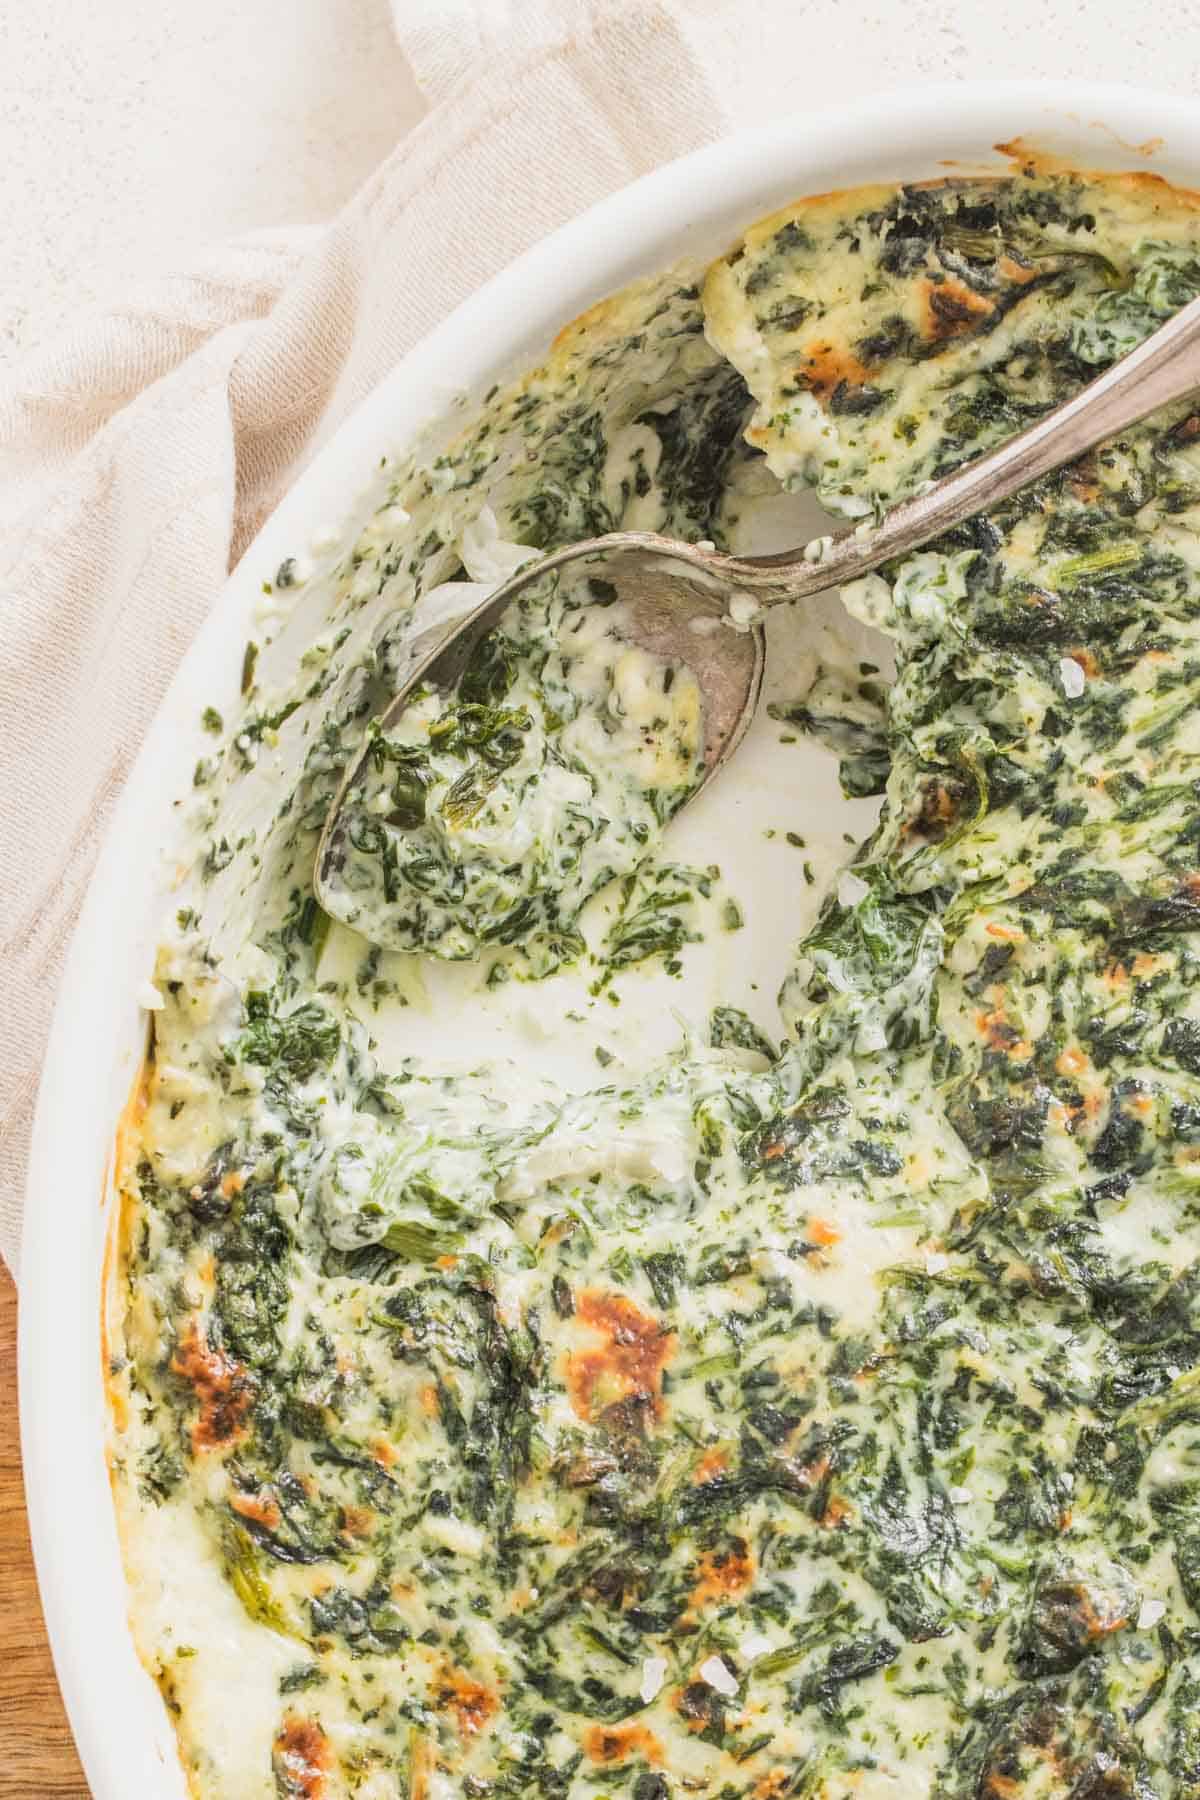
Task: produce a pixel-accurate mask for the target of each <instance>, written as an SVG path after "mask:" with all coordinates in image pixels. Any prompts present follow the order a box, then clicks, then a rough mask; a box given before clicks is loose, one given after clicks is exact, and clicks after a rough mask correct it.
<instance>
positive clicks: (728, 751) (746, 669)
mask: <svg viewBox="0 0 1200 1800" xmlns="http://www.w3.org/2000/svg"><path fill="white" fill-rule="evenodd" d="M1196 388H1200V300H1193V301H1191V302H1189V304H1188V305H1187V306H1185V307H1184V308H1183V309H1182V310H1181V311H1180V312H1178V313H1176V315H1175V317H1174V318H1172V319H1170V320H1169V321H1168V322H1167V323H1166V324H1165V325H1162V326H1160V328H1159V329H1158V330H1157V331H1156V332H1154V334H1153V335H1152V336H1151V337H1149V338H1147V339H1146V341H1145V342H1144V343H1143V344H1140V345H1139V346H1138V348H1137V349H1136V350H1131V351H1130V352H1129V354H1128V355H1127V356H1125V357H1123V358H1122V359H1121V360H1120V362H1117V363H1114V364H1113V366H1112V367H1111V368H1110V369H1107V370H1106V371H1105V372H1104V374H1103V375H1100V376H1097V378H1096V380H1095V381H1092V382H1089V383H1088V385H1087V386H1086V387H1085V388H1083V389H1081V391H1080V392H1079V393H1078V394H1076V395H1075V397H1074V398H1073V399H1071V400H1068V401H1066V402H1065V404H1064V405H1062V406H1058V407H1055V408H1054V410H1053V411H1052V412H1049V413H1047V414H1046V415H1045V417H1044V418H1041V419H1039V420H1038V421H1037V423H1036V424H1034V425H1031V426H1029V427H1028V429H1027V430H1025V431H1022V432H1019V433H1018V434H1017V436H1016V437H1013V438H1009V439H1008V441H1007V442H1006V443H1004V444H1001V445H1000V447H999V448H998V449H996V450H992V451H990V452H989V453H988V454H987V455H986V456H981V457H979V458H978V459H977V460H976V461H975V462H971V463H967V464H966V465H965V467H963V468H961V469H957V470H956V471H955V473H954V474H953V475H948V476H947V477H946V479H945V480H944V481H939V482H938V483H937V484H936V485H935V486H933V487H931V488H929V489H927V490H926V492H924V493H922V494H918V495H916V496H915V497H914V498H913V499H911V500H902V501H901V502H900V503H899V505H897V506H895V507H893V508H892V510H891V511H890V512H889V513H887V514H886V515H885V516H884V517H883V518H882V519H880V520H879V521H878V523H875V524H861V525H855V526H850V527H848V528H847V529H846V530H844V531H839V532H836V533H834V534H833V535H831V536H829V537H822V538H817V539H815V540H813V542H811V543H809V544H806V545H804V546H803V547H802V548H800V549H799V550H785V551H781V552H779V553H778V554H776V555H773V556H746V557H741V556H726V555H724V554H723V553H722V552H721V551H719V550H714V549H711V548H704V547H703V546H701V545H699V544H687V543H684V542H683V541H682V540H680V539H676V538H668V537H661V536H660V535H659V534H658V533H657V532H653V531H614V532H610V533H609V534H608V535H607V536H606V537H599V538H587V539H584V540H583V541H582V542H580V543H578V544H568V545H567V546H566V547H565V548H564V549H561V550H555V551H552V552H551V553H550V554H549V555H548V556H542V557H538V558H536V559H535V560H534V561H532V562H529V563H527V564H526V565H525V566H524V567H523V568H521V569H519V570H518V571H517V573H516V574H515V575H512V576H510V577H509V579H508V580H507V581H506V582H504V583H503V585H502V586H501V587H498V588H497V589H496V591H495V593H494V594H492V595H491V597H490V598H489V599H487V600H485V601H484V602H483V603H482V604H481V605H479V606H477V607H476V608H475V610H474V611H473V612H470V613H468V614H467V615H466V617H465V618H463V619H461V620H459V621H458V623H457V624H455V625H454V626H453V627H452V628H451V629H450V631H449V632H448V633H439V635H438V636H437V638H436V640H435V642H434V643H433V644H432V646H431V647H429V648H427V649H425V650H422V648H421V645H420V644H417V645H414V650H415V651H416V653H417V654H416V658H415V660H414V662H413V663H412V666H411V667H410V669H409V672H408V675H407V677H406V679H405V681H404V683H403V685H402V686H401V687H400V689H399V690H398V691H397V693H396V695H395V697H394V698H393V700H392V701H391V703H390V705H389V706H388V708H387V710H386V711H385V712H384V713H383V714H382V715H381V716H380V718H379V721H378V724H379V727H380V729H382V730H384V731H386V730H387V729H388V728H389V727H390V726H392V725H394V724H395V723H396V721H397V720H398V719H399V718H400V716H401V714H402V713H403V712H404V711H405V708H406V707H407V705H408V703H409V697H410V695H411V694H412V691H413V689H414V688H415V687H417V686H418V684H419V683H422V682H430V683H432V684H433V685H435V686H437V687H441V688H450V687H453V685H454V684H455V682H457V681H458V679H459V677H460V676H461V675H462V673H463V671H464V670H465V669H466V666H467V664H468V663H469V661H470V659H471V655H472V652H473V651H474V649H475V646H476V644H477V643H478V641H479V639H480V638H481V637H482V636H483V635H484V633H486V632H487V631H490V630H491V628H492V627H493V626H494V625H496V624H497V623H498V622H499V619H500V617H501V614H502V613H503V612H504V611H505V609H506V608H507V607H508V606H510V605H511V604H512V602H513V601H514V600H515V599H516V598H517V596H518V594H520V593H522V592H523V591H524V589H526V588H527V587H530V586H532V584H533V583H534V582H536V581H542V580H543V579H544V578H545V577H546V576H547V575H549V574H551V573H552V572H553V571H554V570H555V569H561V568H564V567H565V566H566V565H567V564H568V563H573V562H579V561H583V560H586V561H589V562H591V563H593V564H594V565H595V566H596V571H597V573H598V574H599V575H601V576H602V578H603V580H604V581H605V582H607V583H608V584H610V586H611V587H613V588H615V589H616V595H617V598H618V599H619V600H621V601H622V602H624V603H625V610H626V627H625V629H624V632H623V634H624V635H627V636H628V637H629V638H630V639H631V640H632V641H633V642H634V643H637V644H640V645H641V646H642V647H643V648H644V649H646V650H649V651H651V652H652V653H653V654H654V655H656V656H659V657H662V658H663V659H664V660H666V661H670V662H678V663H683V664H685V665H686V666H687V667H688V668H690V669H691V670H692V672H693V674H694V675H695V677H696V681H697V684H698V686H699V689H700V692H701V694H702V695H703V696H704V752H703V761H704V775H703V778H702V780H701V781H700V782H699V784H698V785H697V787H696V788H695V790H694V791H693V793H692V794H691V795H690V796H689V798H690V799H694V798H695V796H696V794H697V793H699V791H700V788H702V787H703V786H704V785H705V783H706V782H708V781H709V780H711V778H712V776H713V775H715V774H716V772H717V770H718V769H719V768H720V767H721V765H722V764H723V763H725V762H727V761H728V759H729V758H730V757H731V756H732V755H733V752H734V751H735V750H736V749H737V747H738V745H739V743H740V742H741V740H742V738H743V736H744V735H745V732H746V728H747V726H748V725H749V723H750V720H751V719H752V717H753V716H754V708H755V704H756V702H757V700H758V694H759V689H760V687H761V685H762V675H763V639H762V630H761V628H760V627H759V626H757V625H752V628H751V629H750V630H742V631H733V630H727V629H724V628H722V620H723V619H726V620H727V619H728V617H729V611H728V608H729V602H730V598H731V596H733V595H735V594H738V595H747V596H749V597H750V599H751V601H752V602H754V603H757V605H758V606H774V605H776V604H777V603H779V602H780V601H785V600H804V599H807V598H809V597H810V596H811V595H814V594H819V593H823V592H825V591H826V590H827V589H828V588H831V587H839V586H842V585H844V584H845V583H846V582H849V581H854V580H856V579H857V578H858V577H859V576H860V575H867V574H869V573H870V571H871V570H872V569H877V568H878V567H879V565H880V564H881V563H884V562H888V561H889V560H890V559H891V558H892V557H895V556H901V555H903V554H904V553H905V552H906V551H909V550H916V549H918V548H919V547H920V546H921V545H922V544H924V543H927V542H928V541H929V539H930V538H934V537H937V536H938V535H939V534H940V533H941V532H943V531H948V530H949V529H950V527H951V526H953V525H959V524H961V523H962V521H963V520H964V519H969V518H971V517H972V516H973V515H974V514H975V513H979V512H983V511H985V510H986V509H987V508H988V507H989V506H995V505H997V504H998V503H999V502H1000V501H1002V500H1007V499H1008V498H1009V497H1010V495H1012V494H1015V493H1016V492H1017V490H1018V488H1022V487H1025V486H1026V485H1027V484H1028V483H1029V482H1031V481H1036V480H1037V478H1038V477H1039V476H1041V475H1046V474H1049V472H1050V471H1051V470H1052V469H1057V468H1060V467H1061V466H1062V464H1063V463H1068V462H1071V461H1073V460H1074V458H1075V457H1077V456H1082V455H1083V453H1084V451H1086V450H1090V449H1092V448H1093V446H1094V445H1096V444H1099V443H1101V442H1103V440H1104V439H1105V438H1109V437H1113V436H1114V435H1116V434H1117V433H1118V432H1121V431H1124V430H1125V429H1126V427H1128V426H1130V425H1134V424H1136V423H1137V422H1138V420H1139V419H1144V418H1145V417H1146V415H1147V414H1148V413H1152V412H1154V411H1155V410H1156V409H1157V408H1158V407H1160V406H1165V405H1167V404H1168V403H1169V402H1170V401H1172V400H1178V399H1181V398H1182V397H1183V396H1184V395H1185V394H1187V393H1190V392H1192V391H1193V390H1194V389H1196ZM368 754H369V746H364V748H363V750H362V751H361V752H360V754H359V755H358V756H357V757H356V758H355V760H354V761H353V762H352V763H351V765H350V767H349V768H348V769H347V771H346V774H345V777H344V779H343V781H342V784H341V786H340V788H339V789H338V792H337V794H336V795H335V797H334V800H333V803H332V805H331V806H330V809H329V813H328V815H327V817H326V820H325V828H324V830H323V832H322V834H321V841H320V843H319V845H318V847H317V858H316V892H317V897H318V899H321V900H324V899H325V897H326V894H325V888H326V883H327V882H332V881H333V879H334V878H335V877H336V875H337V872H338V870H339V868H340V867H341V864H342V861H343V858H344V855H345V847H344V843H343V833H342V822H341V812H342V806H343V803H344V801H345V799H346V796H347V795H348V794H349V793H350V792H351V790H352V789H353V788H354V787H355V786H356V785H357V783H358V780H359V777H360V775H361V774H362V770H363V765H364V763H365V761H366V758H367V755H368Z"/></svg>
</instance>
